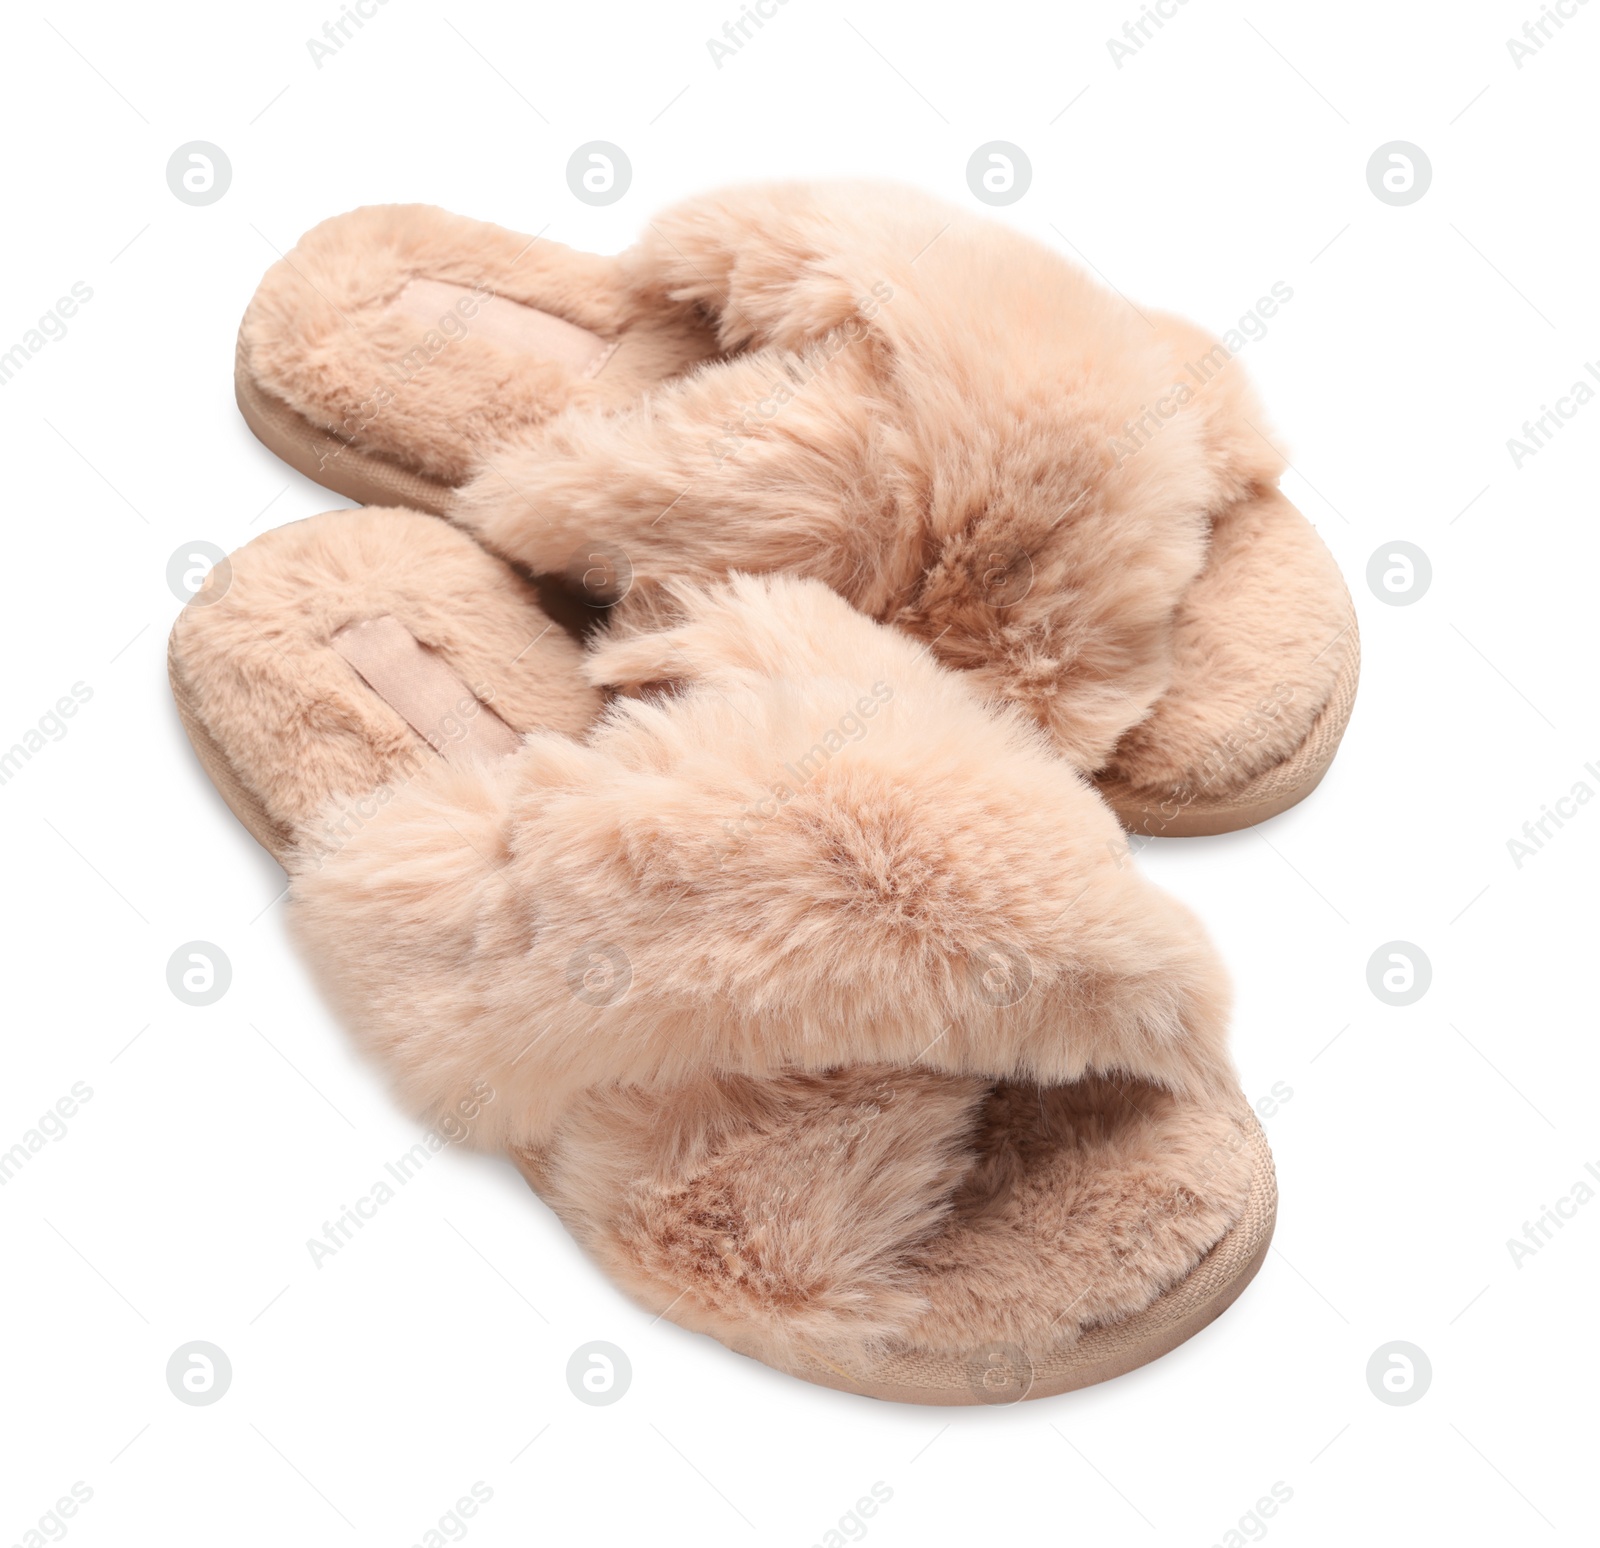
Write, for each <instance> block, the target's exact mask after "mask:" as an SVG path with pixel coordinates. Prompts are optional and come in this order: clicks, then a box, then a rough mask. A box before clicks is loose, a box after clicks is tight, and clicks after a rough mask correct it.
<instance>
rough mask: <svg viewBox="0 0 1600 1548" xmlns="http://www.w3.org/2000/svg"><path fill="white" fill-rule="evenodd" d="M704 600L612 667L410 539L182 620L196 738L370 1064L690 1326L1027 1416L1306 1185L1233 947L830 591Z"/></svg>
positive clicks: (1016, 726)
mask: <svg viewBox="0 0 1600 1548" xmlns="http://www.w3.org/2000/svg"><path fill="white" fill-rule="evenodd" d="M672 600H673V604H674V607H673V611H674V613H675V615H676V620H677V621H676V623H675V624H674V626H673V627H671V628H669V629H664V630H659V631H655V632H645V631H637V632H635V633H632V634H630V635H628V636H627V637H625V638H622V639H617V640H612V641H610V642H607V643H603V644H602V645H601V646H600V647H599V648H598V649H596V650H594V651H592V652H591V653H589V654H588V655H585V653H584V652H583V651H582V649H581V648H580V647H579V645H578V644H577V643H576V642H575V641H574V640H573V639H572V638H571V637H569V636H568V635H567V634H566V633H565V632H564V631H563V630H562V628H560V627H559V626H557V625H555V624H553V623H552V622H551V621H550V619H549V618H548V617H547V616H546V614H545V613H544V612H543V611H541V608H540V606H539V603H538V600H537V597H536V595H535V593H534V591H533V590H532V588H531V587H530V586H529V585H528V584H527V583H526V582H525V581H523V580H522V579H520V578H519V576H518V575H517V574H516V573H515V572H514V571H513V570H511V569H510V568H508V567H507V566H506V565H505V564H503V563H502V562H501V561H500V560H498V559H496V558H494V557H492V556H491V555H489V554H487V553H485V552H484V551H483V550H482V549H480V548H479V547H478V546H477V545H476V544H474V543H473V542H472V541H471V540H470V539H469V538H468V537H466V536H465V535H464V534H463V533H461V532H459V531H458V530H456V529H455V528H453V527H451V526H449V525H448V524H446V523H444V522H440V521H437V520H435V519H433V518H431V517H428V516H424V515H419V514H416V513H412V512H406V511H400V510H384V509H368V510H362V511H343V512H334V513H330V514H328V515H324V516H318V517H314V518H312V519H311V520H309V521H303V522H299V523H296V524H294V525H291V526H288V527H284V528H281V529H279V530H277V531H273V532H270V533H268V534H266V535H264V536H262V537H259V538H257V539H256V540H255V541H253V542H252V543H250V544H249V545H248V546H247V547H245V548H243V549H241V550H240V551H239V552H237V553H236V554H234V555H233V556H232V557H231V560H230V562H229V563H228V564H227V565H221V566H218V567H217V569H216V570H214V571H213V572H212V574H211V576H210V577H209V578H208V580H207V582H206V584H205V586H204V587H203V588H202V589H201V591H200V592H199V593H198V594H197V595H196V597H195V599H194V600H193V602H191V603H190V605H189V606H188V607H186V608H185V610H184V612H183V614H182V615H181V616H180V618H179V619H178V621H177V624H176V625H175V627H174V629H173V632H172V639H171V646H170V654H169V663H170V673H171V679H172V686H173V692H174V694H175V696H176V699H177V702H178V706H179V710H180V713H181V715H182V718H183V722H184V725H185V728H186V729H187V731H188V733H189V736H190V738H191V740H192V741H193V743H194V746H195V748H196V750H197V751H198V753H199V755H200V758H201V761H202V763H203V764H204V765H205V767H206V769H207V771H208V772H209V773H210V775H211V777H212V779H213V780H214V781H215V783H216V784H217V787H218V788H219V790H220V791H221V792H222V794H223V796H224V797H225V798H226V799H227V801H228V803H229V804H230V805H231V806H232V807H233V809H234V811H235V812H236V813H237V814H238V815H239V816H240V818H241V819H242V820H243V821H244V823H245V824H246V826H247V827H248V828H249V829H250V831H251V832H252V833H254V834H255V835H256V837H257V838H259V839H260V840H261V842H262V843H263V844H265V845H266V846H267V847H268V848H269V849H270V850H271V851H272V853H273V854H274V855H276V856H277V857H278V858H279V859H280V860H281V861H282V863H283V864H284V866H285V867H286V869H287V870H288V872H289V874H290V878H291V882H290V899H289V904H288V907H289V908H290V910H291V919H292V928H293V930H294V932H295V935H296V937H297V939H298V940H299V942H300V943H301V945H302V947H303V950H304V952H305V954H306V955H307V957H308V958H309V960H310V962H311V963H312V965H313V968H314V970H315V972H316V973H317V976H318V978H319V979H320V981H321V983H322V984H323V986H324V988H325V991H326V992H327V994H328V995H329V997H330V999H331V1001H332V1003H333V1004H334V1005H335V1006H336V1007H337V1008H338V1010H339V1011H340V1013H341V1015H342V1017H343V1018H344V1019H345V1020H346V1021H347V1022H348V1024H349V1026H350V1027H351V1029H352V1030H353V1032H354V1034H355V1036H356V1037H357V1039H358V1041H359V1042H360V1044H361V1046H362V1047H363V1048H364V1049H365V1050H366V1051H367V1052H368V1053H369V1054H370V1055H371V1056H372V1057H374V1058H375V1059H376V1060H377V1061H379V1062H380V1063H381V1064H382V1065H383V1066H384V1067H385V1069H386V1070H387V1071H388V1073H389V1075H390V1077H391V1078H392V1080H393V1081H394V1083H395V1085H396V1087H397V1088H398V1091H399V1093H400V1095H401V1096H402V1098H403V1100H404V1101H405V1102H406V1103H407V1105H408V1106H409V1107H410V1108H411V1109H412V1110H413V1111H415V1112H416V1113H418V1114H419V1115H422V1116H424V1117H426V1118H429V1119H432V1120H438V1119H440V1118H442V1117H443V1116H445V1115H454V1114H458V1113H464V1112H469V1111H470V1112H472V1113H473V1114H475V1118H474V1121H473V1124H472V1126H471V1127H472V1140H473V1143H475V1144H477V1145H480V1146H484V1147H488V1148H496V1147H503V1148H505V1149H507V1150H509V1151H510V1152H511V1154H512V1155H513V1156H514V1157H515V1158H516V1159H517V1163H518V1165H519V1166H520V1167H521V1168H522V1170H523V1171H524V1172H525V1174H526V1175H527V1176H528V1178H529V1179H530V1181H531V1182H532V1183H533V1185H534V1186H535V1187H536V1188H537V1189H538V1191H539V1192H540V1194H541V1195H542V1196H543V1197H544V1198H545V1199H546V1200H547V1201H548V1202H549V1204H550V1205H551V1207H552V1208H554V1209H555V1210H556V1211H557V1213H558V1214H559V1215H560V1217H561V1218H562V1220H563V1221H564V1222H565V1223H566V1224H567V1226H568V1228H569V1229H570V1230H571V1231H572V1232H573V1234H574V1235H575V1236H576V1237H577V1238H578V1239H579V1240H580V1241H581V1242H582V1243H583V1244H584V1245H585V1247H586V1248H587V1249H588V1250H589V1251H590V1252H591V1253H592V1254H593V1255H594V1257H595V1258H596V1259H597V1260H598V1261H599V1262H600V1263H601V1264H602V1265H603V1266H604V1267H605V1268H606V1270H607V1271H608V1272H609V1273H610V1274H611V1275H612V1276H613V1277H614V1278H615V1279H616V1281H617V1282H618V1284H620V1285H621V1286H622V1287H623V1288H624V1289H625V1290H626V1291H627V1292H628V1293H629V1294H630V1295H632V1296H633V1297H634V1298H635V1299H636V1300H637V1301H638V1302H639V1303H640V1304H641V1305H643V1306H644V1307H645V1308H646V1309H647V1310H649V1311H650V1312H651V1313H653V1314H655V1313H659V1314H662V1315H665V1316H668V1317H670V1318H672V1319H673V1320H674V1321H676V1322H679V1323H681V1324H683V1325H684V1326H686V1327H688V1328H692V1329H696V1330H699V1331H702V1332H705V1333H709V1334H711V1335H713V1336H715V1337H716V1338H718V1339H721V1340H722V1341H723V1342H724V1343H726V1344H728V1345H729V1346H731V1347H732V1348H734V1349H736V1350H739V1351H741V1352H743V1353H745V1354H748V1355H751V1356H754V1357H755V1358H757V1359H760V1360H763V1361H766V1362H768V1363H769V1364H771V1365H774V1366H777V1367H779V1368H781V1369H783V1370H786V1371H790V1372H792V1373H794V1374H796V1375H799V1376H802V1377H804V1378H806V1379H808V1380H811V1381H816V1382H821V1383H824V1384H826V1385H829V1386H835V1387H840V1388H843V1389H846V1390H848V1391H852V1392H857V1393H865V1394H870V1395H873V1396H878V1397H885V1398H894V1399H900V1400H905V1401H915V1402H925V1403H973V1402H992V1401H1006V1400H1009V1399H1013V1398H1018V1397H1039V1396H1044V1395H1046V1394H1049V1393H1054V1392H1061V1391H1065V1390H1067V1389H1069V1388H1073V1387H1079V1386H1083V1385H1085V1384H1087V1383H1090V1382H1094V1381H1100V1380H1104V1379H1105V1378H1107V1377H1110V1376H1114V1375H1117V1374H1119V1373H1120V1372H1123V1371H1126V1370H1130V1369H1132V1368H1133V1367H1134V1366H1137V1365H1140V1364H1142V1363H1144V1362H1145V1361H1148V1360H1151V1359H1153V1358H1155V1357H1156V1356H1158V1355H1160V1354H1162V1353H1164V1352H1166V1351H1167V1350H1170V1349H1171V1348H1173V1347H1174V1346H1175V1345H1176V1344H1178V1343H1180V1342H1181V1341H1183V1340H1184V1339H1186V1338H1188V1337H1189V1336H1190V1335H1192V1334H1193V1333H1195V1332H1196V1331H1197V1330H1198V1329H1200V1328H1201V1327H1203V1326H1204V1325H1205V1324H1206V1323H1207V1322H1209V1321H1210V1320H1211V1319H1212V1318H1214V1317H1216V1316H1217V1315H1218V1314H1219V1313H1220V1312H1221V1311H1222V1310H1223V1309H1224V1308H1226V1307H1227V1306H1228V1305H1229V1304H1230V1303H1231V1302H1232V1301H1233V1299H1234V1298H1235V1297H1236V1296H1237V1295H1238V1294H1239V1293H1240V1291H1241V1290H1242V1288H1243V1287H1244V1285H1245V1284H1246V1283H1247V1282H1248V1281H1249V1279H1250V1277H1251V1276H1252V1275H1253V1274H1254V1273H1255V1271H1256V1269H1257V1267H1258V1266H1259V1264H1260V1262H1261V1260H1262V1257H1263V1255H1264V1253H1265V1251H1266V1247H1267V1242H1268V1239H1269V1237H1270V1234H1271V1230H1272V1224H1273V1219H1274V1213H1275V1198H1276V1194H1275V1189H1274V1183H1273V1174H1272V1165H1271V1159H1270V1157H1269V1155H1268V1152H1267V1148H1266V1144H1265V1141H1264V1139H1263V1137H1262V1134H1261V1131H1260V1128H1259V1127H1258V1125H1257V1124H1256V1122H1255V1120H1254V1117H1253V1115H1252V1114H1251V1112H1250V1109H1249V1107H1248V1105H1247V1104H1246V1103H1245V1102H1244V1101H1243V1099H1242V1097H1241V1095H1240V1093H1239V1089H1238V1085H1237V1081H1236V1079H1235V1076H1234V1074H1233V1072H1232V1070H1231V1068H1230V1065H1229V1063H1228V1058H1227V1054H1226V1051H1225V1028H1226V1016H1227V1001H1228V994H1227V989H1226V985H1225V982H1224V979H1223V975H1222V973H1221V970H1220V969H1219V967H1218V965H1217V962H1216V960H1215V958H1214V956H1213V954H1212V951H1211V949H1210V947H1209V946H1208V944H1207V942H1206V940H1205V938H1204V936H1203V934H1202V932H1201V930H1200V928H1199V926H1198V924H1197V923H1196V921H1195V920H1194V919H1193V917H1192V916H1191V915H1189V913H1188V912H1187V911H1186V910H1184V909H1183V908H1182V907H1181V906H1179V905H1178V904H1177V903H1175V902H1174V901H1173V900H1172V899H1170V898H1168V897H1166V896H1165V895H1164V894H1162V893H1161V892H1159V891H1157V890H1156V889H1154V888H1153V887H1151V886H1150V885H1149V884H1148V883H1146V882H1145V881H1143V880H1142V879H1141V877H1140V876H1139V874H1138V872H1137V871H1136V869H1135V868H1134V867H1133V866H1131V865H1130V864H1129V863H1128V846H1127V840H1126V837H1125V836H1124V835H1123V834H1122V832H1121V831H1120V830H1119V829H1118V827H1117V825H1116V823H1115V821H1114V820H1113V818H1112V816H1111V814H1110V813H1109V811H1108V810H1107V809H1106V808H1105V806H1104V804H1103V803H1102V802H1101V801H1100V799H1099V798H1098V796H1097V795H1096V794H1095V792H1094V791H1093V789H1092V788H1091V787H1090V786H1089V785H1088V784H1087V783H1086V782H1085V781H1084V780H1083V779H1081V778H1080V777H1079V776H1078V775H1076V774H1075V773H1074V772H1073V771H1072V770H1071V769H1070V768H1069V767H1068V766H1067V765H1066V764H1065V763H1063V762H1062V761H1061V760H1060V759H1059V758H1057V757H1055V756H1054V754H1053V753H1052V752H1051V751H1050V749H1049V748H1048V745H1047V742H1046V739H1045V738H1044V737H1043V736H1042V735H1041V734H1040V732H1039V731H1038V729H1037V727H1035V726H1033V725H1032V724H1031V723H1029V722H1028V721H1027V719H1026V718H1025V717H1024V716H1023V715H1021V714H1020V712H1018V711H1016V710H1014V709H1010V708H996V707H994V706H993V705H992V704H988V703H986V702H985V701H984V699H983V697H982V696H981V694H980V692H979V690H978V685H977V684H976V683H975V682H974V681H973V680H972V679H971V678H970V677H968V676H965V675H963V674H960V673H956V672H952V671H949V670H947V669H946V668H944V667H942V666H941V665H939V664H938V662H937V661H935V659H934V658H933V656H932V655H931V654H930V652H929V651H928V650H927V649H926V648H925V647H924V646H922V645H921V644H919V643H917V642H916V641H914V640H912V639H911V638H909V637H908V636H907V635H905V634H901V633H898V632H896V631H894V630H891V629H887V628H884V627H882V626H880V625H878V624H876V623H874V622H872V621H871V620H869V619H867V618H866V617H864V616H863V615H861V614H860V613H858V612H856V611H854V610H853V609H851V608H850V607H849V606H848V605H847V604H846V603H845V602H844V601H842V600H841V599H840V598H839V597H838V596H836V595H835V594H834V593H832V592H831V591H829V590H828V589H827V588H826V587H824V586H822V585H820V584H819V583H817V582H816V581H811V580H803V579H795V578H787V577H765V578H753V577H743V578H739V579H737V580H735V581H733V582H732V583H729V584H724V585H718V586H712V587H708V588H693V587H688V586H681V587H678V588H676V589H675V591H674V592H673V594H672ZM667 678H671V679H672V680H673V681H674V682H675V684H676V686H675V688H674V690H673V691H672V692H670V693H646V694H644V695H642V696H640V697H629V696H625V695H624V696H618V697H615V698H613V699H612V700H611V701H610V702H609V704H608V703H607V702H606V696H605V694H604V693H603V692H602V686H610V685H617V684H620V685H628V684H641V683H651V682H659V681H662V680H664V679H667Z"/></svg>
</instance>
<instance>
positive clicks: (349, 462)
mask: <svg viewBox="0 0 1600 1548" xmlns="http://www.w3.org/2000/svg"><path fill="white" fill-rule="evenodd" d="M233 388H234V396H235V398H236V399H237V400H238V403H239V412H240V413H241V414H243V415H244V420H245V423H246V424H247V425H249V427H250V429H251V430H252V431H253V432H254V434H255V436H256V439H257V440H259V441H260V442H261V443H262V444H263V445H264V446H266V447H267V449H268V450H269V451H272V452H274V453H275V454H276V455H277V456H279V457H281V458H282V459H283V460H284V461H285V462H287V463H288V464H289V466H290V467H292V468H294V469H295V470H296V471H297V472H300V473H304V474H305V476H306V477H307V478H309V479H311V480H312V482H314V483H318V484H321V485H323V487H324V488H327V489H332V490H334V491H336V492H337V493H339V494H342V495H344V496H345V497H346V498H348V499H351V500H356V501H359V502H360V503H361V504H362V505H402V506H408V507H410V508H411V509H413V510H419V511H427V512H428V513H429V514H430V515H433V516H442V515H443V514H444V511H445V506H446V502H447V501H448V499H449V497H450V495H451V494H452V492H453V491H452V490H451V488H450V486H449V485H448V484H444V483H441V482H440V481H439V480H438V479H434V478H429V477H427V476H426V475H425V474H421V473H415V472H412V471H411V470H409V469H407V468H402V467H401V466H399V464H397V463H393V462H388V461H386V460H385V459H384V458H382V457H374V456H372V455H371V454H370V453H367V452H361V451H357V450H356V449H355V447H353V446H350V445H348V444H346V443H345V442H344V441H341V440H340V439H339V438H338V437H337V436H336V435H334V434H332V433H331V432H330V431H328V430H324V429H323V428H321V427H320V426H318V425H315V424H313V423H312V422H311V421H310V420H308V419H306V418H304V417H303V416H302V415H301V414H300V413H298V412H297V411H296V410H295V409H293V408H291V407H290V406H289V405H288V404H287V403H285V402H284V401H283V399H281V398H279V397H276V396H274V395H273V394H272V393H271V392H269V391H267V389H266V388H264V387H262V386H261V385H260V384H259V383H258V382H257V381H256V379H255V377H254V376H253V375H252V374H251V372H250V368H249V359H248V355H247V353H246V350H245V343H244V334H243V332H242V331H241V332H240V335H239V340H238V343H237V345H236V346H235V348H234V357H233ZM1340 643H1341V645H1342V646H1343V648H1344V661H1343V662H1342V664H1341V667H1340V671H1339V675H1338V677H1337V679H1336V680H1335V683H1334V689H1333V692H1332V694H1331V695H1330V696H1329V699H1328V702H1327V704H1326V705H1324V706H1323V709H1322V712H1321V714H1320V715H1319V716H1318V717H1317V719H1316V720H1315V721H1314V722H1313V723H1312V726H1311V729H1310V731H1308V732H1307V734H1306V739H1305V741H1304V742H1302V743H1301V745H1300V747H1299V749H1298V750H1297V751H1295V752H1294V753H1292V754H1291V755H1290V756H1289V757H1288V758H1287V759H1285V760H1284V761H1283V762H1282V763H1280V764H1279V765H1277V767H1275V768H1272V769H1268V770H1267V771H1266V773H1264V774H1262V775H1260V776H1259V777H1257V778H1256V779H1254V780H1252V781H1251V782H1250V783H1249V784H1247V785H1245V786H1244V787H1243V788H1242V789H1240V790H1236V791H1230V792H1228V793H1226V794H1223V795H1219V796H1196V797H1193V798H1191V799H1189V800H1187V801H1183V802H1180V803H1177V806H1178V809H1177V810H1176V811H1175V812H1172V811H1169V810H1168V808H1170V807H1172V806H1173V805H1174V802H1173V800H1172V798H1171V796H1170V795H1168V794H1167V793H1165V792H1161V791H1152V790H1140V789H1138V788H1136V787H1134V786H1131V785H1122V784H1119V783H1117V782H1115V781H1113V780H1098V781H1096V784H1097V786H1098V788H1099V790H1100V793H1101V795H1102V796H1103V797H1104V798H1105V801H1106V804H1107V805H1108V806H1110V808H1111V809H1112V811H1114V812H1115V813H1116V814H1117V818H1118V820H1119V821H1120V822H1121V823H1122V825H1123V827H1124V828H1126V829H1128V830H1129V832H1132V833H1140V834H1146V835H1148V836H1150V837H1152V838H1198V837H1200V836H1202V835H1209V834H1215V833H1232V832H1234V831H1236V830H1237V829H1239V828H1249V827H1253V826H1254V825H1255V824H1256V823H1258V822H1265V821H1266V820H1267V818H1269V817H1276V816H1277V815H1278V813H1279V812H1284V811H1287V810H1288V809H1289V808H1290V807H1291V806H1294V805H1297V804H1298V803H1299V802H1301V801H1303V800H1305V798H1306V797H1307V796H1308V795H1310V794H1311V792H1312V791H1313V790H1315V789H1316V788H1317V786H1318V784H1319V783H1321V780H1322V776H1323V775H1324V774H1326V773H1327V772H1328V765H1329V764H1331V763H1332V762H1333V757H1334V754H1335V753H1336V752H1337V751H1338V750H1339V741H1340V738H1341V737H1343V735H1344V729H1345V727H1346V726H1347V725H1348V724H1349V722H1350V711H1351V709H1352V708H1353V707H1354V704H1355V689H1356V681H1357V679H1358V678H1359V676H1360V673H1361V648H1360V637H1359V635H1358V634H1357V632H1356V625H1355V610H1354V608H1353V607H1352V609H1351V612H1350V624H1349V628H1348V629H1347V631H1346V632H1345V634H1344V635H1343V636H1341V641H1340Z"/></svg>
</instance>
